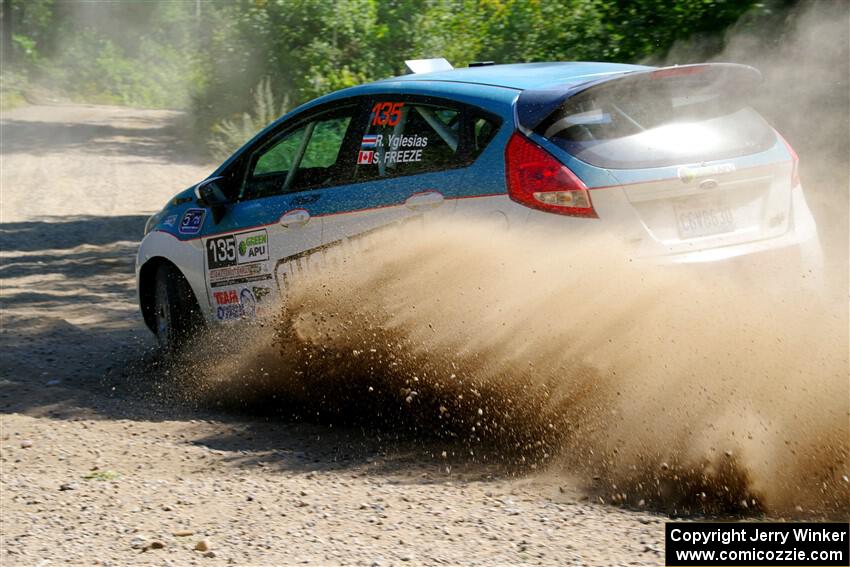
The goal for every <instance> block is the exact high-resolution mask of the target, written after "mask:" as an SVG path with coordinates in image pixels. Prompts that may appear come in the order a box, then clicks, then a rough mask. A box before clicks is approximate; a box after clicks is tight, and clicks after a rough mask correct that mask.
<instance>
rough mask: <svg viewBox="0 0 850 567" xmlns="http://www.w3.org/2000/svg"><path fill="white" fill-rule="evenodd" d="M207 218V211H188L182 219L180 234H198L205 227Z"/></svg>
mask: <svg viewBox="0 0 850 567" xmlns="http://www.w3.org/2000/svg"><path fill="white" fill-rule="evenodd" d="M206 216H207V211H206V209H187V210H186V212H185V213H183V218H182V219H180V228H179V232H180V234H198V233H199V232H201V227H202V226H204V218H205V217H206Z"/></svg>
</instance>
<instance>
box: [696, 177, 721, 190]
mask: <svg viewBox="0 0 850 567" xmlns="http://www.w3.org/2000/svg"><path fill="white" fill-rule="evenodd" d="M717 185H718V183H717V181H715V180H714V179H706V180H705V181H700V182H699V188H700V189H706V190H708V189H716V188H717Z"/></svg>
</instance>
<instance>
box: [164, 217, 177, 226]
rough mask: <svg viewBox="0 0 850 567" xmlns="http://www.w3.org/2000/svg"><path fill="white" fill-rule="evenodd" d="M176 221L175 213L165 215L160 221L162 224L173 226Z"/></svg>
mask: <svg viewBox="0 0 850 567" xmlns="http://www.w3.org/2000/svg"><path fill="white" fill-rule="evenodd" d="M176 222H177V215H169V216H167V217H165V220H164V221H162V226H174V224H175V223H176Z"/></svg>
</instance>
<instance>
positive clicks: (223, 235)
mask: <svg viewBox="0 0 850 567" xmlns="http://www.w3.org/2000/svg"><path fill="white" fill-rule="evenodd" d="M359 108H360V106H359V103H357V102H351V103H349V104H345V103H342V104H337V105H334V106H333V107H332V108H329V109H326V110H324V111H319V112H314V113H311V114H310V115H309V116H307V117H295V118H294V119H293V120H290V121H287V123H285V124H284V125H282V126H281V127H280V128H279V129H277V130H276V131H274V132H272V133H271V134H270V135H268V136H265V137H264V139H262V140H260V141H258V142H257V144H256V145H255V147H252V148H249V149H247V150H246V151H244V152H243V156H242V157H241V158H240V160H239V165H238V166H237V171H236V172H235V173H234V174H233V175H232V177H234V178H235V179H234V181H233V182H232V183H234V184H236V185H237V186H238V198H237V200H236V202H235V203H234V204H233V205H231V206H230V207H228V210H227V212H226V214H225V216H224V217H223V218H222V219H221V221H220V222H219V224H218V226H217V227H216V232H215V233H214V234H212V235H210V236H209V237H208V238H207V239H206V241H205V251H206V267H207V288H208V292H209V301H210V306H211V308H212V309H213V310H214V311H215V317H216V318H217V319H219V320H228V319H241V318H246V317H247V318H250V317H254V316H256V315H258V314H262V312H263V311H267V310H268V309H269V308H270V307H271V306H272V305H273V303H274V299H275V298H276V297H277V296H278V295H279V294H280V292H281V290H282V289H284V288H285V287H286V285H287V283H288V281H289V280H290V279H291V277H292V276H293V272H295V271H298V270H301V269H305V268H307V265H306V262H307V258H308V256H309V252H310V251H311V250H315V249H318V248H319V247H320V246H321V245H322V217H321V215H320V214H319V213H320V212H321V210H322V209H323V207H326V205H325V204H324V203H323V201H324V200H326V199H327V191H328V190H329V189H330V188H333V187H334V186H336V185H339V184H344V183H346V182H347V181H349V180H350V179H351V175H352V173H353V168H352V167H351V163H352V161H353V159H354V155H355V154H354V152H355V151H356V149H355V148H354V146H353V144H352V143H350V142H347V140H348V138H349V137H350V136H352V135H353V132H354V131H355V130H356V129H357V128H358V127H359V126H358V124H357V121H356V117H357V116H358V111H359Z"/></svg>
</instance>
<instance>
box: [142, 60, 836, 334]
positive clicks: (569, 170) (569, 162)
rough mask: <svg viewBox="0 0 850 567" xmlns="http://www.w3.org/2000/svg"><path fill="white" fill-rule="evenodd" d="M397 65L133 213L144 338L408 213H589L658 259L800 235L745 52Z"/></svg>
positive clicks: (281, 283)
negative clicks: (739, 57) (688, 61)
mask: <svg viewBox="0 0 850 567" xmlns="http://www.w3.org/2000/svg"><path fill="white" fill-rule="evenodd" d="M408 67H409V68H411V70H413V71H414V72H413V73H411V74H408V75H404V76H400V77H395V78H392V79H387V80H382V81H378V82H374V83H370V84H367V85H362V86H358V87H353V88H349V89H345V90H342V91H339V92H335V93H332V94H329V95H326V96H323V97H320V98H318V99H316V100H313V101H311V102H309V103H307V104H304V105H303V106H301V107H299V108H297V109H295V110H294V111H292V112H291V113H289V114H287V115H285V116H283V117H282V118H280V119H279V120H278V121H276V122H274V123H273V124H271V125H270V126H268V127H267V128H266V129H265V130H263V131H262V132H260V133H259V134H257V135H256V136H255V137H254V139H252V140H251V141H249V142H248V143H247V144H245V145H244V146H243V147H242V148H240V149H239V150H238V151H237V152H236V153H234V154H233V156H231V157H230V158H229V159H228V160H227V161H225V162H224V163H223V164H222V165H221V166H220V167H219V168H218V169H217V170H216V171H215V172H213V173H212V175H211V176H210V177H209V178H207V179H206V180H204V181H201V182H200V183H199V184H197V185H196V186H194V187H192V188H189V189H187V190H185V191H183V192H182V193H180V194H178V195H177V196H176V197H175V198H174V199H172V200H171V201H169V202H168V204H166V206H165V208H163V209H162V211H160V212H159V213H157V214H155V215H153V216H152V217H151V218H150V220H149V221H148V223H147V226H146V228H145V233H146V234H145V237H144V240H143V241H142V243H141V246H140V248H139V253H138V257H137V263H136V272H137V278H138V291H139V301H140V305H141V309H142V313H143V315H144V319H145V322H146V323H147V325H148V326H149V327H150V328H151V329H152V330H153V331H154V332H155V333H156V335H157V337H158V339H159V341H160V343H161V344H162V345H163V346H165V347H168V348H171V347H173V346H175V345H178V344H179V343H180V342H181V340H183V339H185V338H186V337H187V336H188V335H189V334H190V333H191V330H192V328H193V326H194V325H195V324H196V323H198V322H199V321H202V320H205V321H208V322H212V321H229V320H240V319H245V318H252V317H255V316H257V315H258V314H261V313H262V311H263V310H264V309H265V308H267V306H268V305H269V304H270V303H271V302H272V301H273V300H274V299H275V297H277V296H278V295H279V294H281V293H282V292H283V291H284V290H285V288H286V286H287V284H288V282H289V281H291V279H292V278H293V277H297V273H298V271H299V270H300V269H302V268H303V266H305V265H307V264H308V263H309V262H310V259H311V257H312V256H314V255H316V254H317V252H318V251H320V250H324V249H326V248H327V247H329V246H333V245H335V244H338V243H341V242H345V241H346V240H347V239H351V238H354V237H356V236H358V235H361V234H364V233H366V232H368V231H372V230H374V229H377V228H380V227H382V226H386V225H389V224H392V223H396V222H399V221H403V220H405V219H408V218H410V217H414V216H419V215H443V216H449V217H454V218H456V219H461V218H469V219H471V218H485V219H495V220H498V222H499V223H500V224H502V225H503V226H506V227H507V228H508V229H509V230H525V229H528V228H537V227H547V228H552V229H555V230H560V231H574V232H575V234H576V235H577V236H580V235H584V234H590V233H593V232H595V231H605V232H606V233H608V234H612V233H613V234H618V235H621V236H622V239H623V242H624V243H625V244H626V246H627V247H628V249H629V250H630V251H631V252H630V253H631V255H632V256H634V257H642V258H646V259H649V260H654V261H662V262H669V263H688V262H706V261H716V260H722V259H726V258H732V257H735V256H741V255H744V254H751V253H756V252H760V251H764V250H768V249H777V248H781V247H791V246H795V247H799V248H800V249H801V250H803V251H804V253H805V254H806V255H810V256H817V255H818V253H819V250H820V247H819V244H818V241H817V231H816V228H815V224H814V221H813V219H812V215H811V213H810V211H809V208H808V206H807V204H806V200H805V197H804V195H803V190H802V187H801V185H800V179H799V176H798V163H797V156H796V154H795V153H794V150H793V149H792V148H791V146H790V145H788V143H787V142H786V141H785V140H784V139H783V138H782V136H781V135H780V134H779V133H778V132H777V131H776V130H774V129H773V128H772V127H771V126H770V125H769V124H768V123H767V122H766V121H765V119H764V118H763V117H762V116H760V115H759V114H758V112H756V111H755V110H753V109H752V108H751V107H750V106H748V104H747V100H748V96H749V95H750V94H751V93H752V92H754V91H755V90H756V89H758V88H759V83H760V74H759V72H758V71H757V70H756V69H753V68H752V67H747V66H743V65H734V64H726V63H714V64H700V65H685V66H677V67H665V68H653V67H645V66H637V65H620V64H611V63H529V64H517V65H473V66H470V67H469V68H465V69H452V68H451V66H450V65H449V64H448V63H447V62H446V61H445V60H440V59H438V60H418V61H411V62H408ZM416 71H420V72H416ZM421 71H424V72H421Z"/></svg>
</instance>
